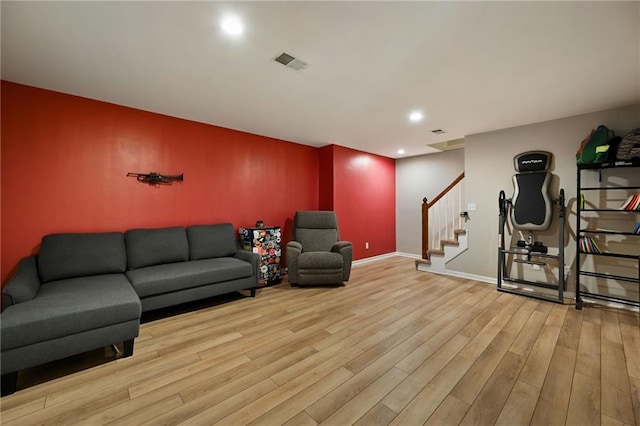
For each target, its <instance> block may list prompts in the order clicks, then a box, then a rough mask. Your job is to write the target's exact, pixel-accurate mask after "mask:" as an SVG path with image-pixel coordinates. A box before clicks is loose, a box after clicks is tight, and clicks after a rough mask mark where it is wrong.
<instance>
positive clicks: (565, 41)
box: [0, 1, 640, 158]
mask: <svg viewBox="0 0 640 426" xmlns="http://www.w3.org/2000/svg"><path fill="white" fill-rule="evenodd" d="M0 12H1V16H2V27H1V31H2V68H1V70H2V78H3V79H5V80H9V81H13V82H17V83H22V84H27V85H31V86H36V87H42V88H46V89H51V90H56V91H60V92H64V93H70V94H74V95H79V96H84V97H88V98H93V99H99V100H103V101H107V102H112V103H116V104H120V105H126V106H130V107H134V108H139V109H143V110H147V111H153V112H158V113H162V114H167V115H171V116H176V117H181V118H185V119H190V120H195V121H199V122H204V123H210V124H214V125H218V126H222V127H227V128H232V129H238V130H242V131H246V132H250V133H255V134H259V135H264V136H270V137H274V138H279V139H283V140H287V141H292V142H298V143H302V144H307V145H313V146H324V145H328V144H337V145H342V146H346V147H351V148H354V149H359V150H363V151H367V152H371V153H376V154H380V155H384V156H388V157H392V158H398V157H402V156H412V155H420V154H425V153H429V152H434V150H433V148H429V147H427V146H426V145H427V144H431V143H435V142H441V141H446V140H451V139H458V138H461V137H463V136H465V135H468V134H474V133H479V132H484V131H490V130H495V129H501V128H507V127H513V126H518V125H523V124H528V123H534V122H539V121H545V120H549V119H555V118H561V117H567V116H571V115H576V114H582V113H587V112H592V111H598V110H604V109H608V108H614V107H618V106H624V105H629V104H635V103H638V102H640V2H637V1H636V2H620V3H618V2H584V3H580V2H407V3H405V2H265V1H262V2H230V3H222V2H193V3H192V2H150V1H148V2H55V1H49V2H8V1H2V3H1V11H0ZM226 13H233V14H235V15H236V16H238V17H239V18H241V19H242V20H243V21H244V22H245V26H246V31H245V33H244V34H243V35H242V36H240V37H237V38H230V37H228V36H225V35H223V33H222V32H221V30H220V28H219V25H218V23H219V20H220V19H221V18H222V16H223V15H225V14H226ZM283 51H286V52H288V53H291V54H293V55H295V56H297V57H299V58H300V59H302V60H304V61H306V62H309V63H310V66H309V67H308V68H307V69H305V70H302V71H294V70H292V69H289V68H286V67H284V66H282V65H280V64H278V63H276V62H275V61H274V60H273V58H274V57H276V56H277V55H278V54H280V53H282V52H283ZM414 109H418V110H421V111H423V113H424V115H425V119H424V120H423V121H422V122H420V123H418V124H415V123H410V122H409V121H408V114H409V113H410V111H412V110H414ZM433 129H444V130H446V132H447V133H445V134H443V135H434V134H432V133H431V130H433ZM400 148H404V149H405V150H406V154H405V155H398V154H397V152H396V151H397V150H398V149H400Z"/></svg>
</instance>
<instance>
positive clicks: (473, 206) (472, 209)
mask: <svg viewBox="0 0 640 426" xmlns="http://www.w3.org/2000/svg"><path fill="white" fill-rule="evenodd" d="M467 210H469V211H470V212H475V211H476V203H469V204H467Z"/></svg>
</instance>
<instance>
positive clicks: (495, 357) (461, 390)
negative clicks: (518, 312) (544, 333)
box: [451, 331, 516, 406]
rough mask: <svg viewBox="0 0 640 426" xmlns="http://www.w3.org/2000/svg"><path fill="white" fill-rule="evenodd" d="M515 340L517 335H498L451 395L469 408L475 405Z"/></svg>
mask: <svg viewBox="0 0 640 426" xmlns="http://www.w3.org/2000/svg"><path fill="white" fill-rule="evenodd" d="M515 338H516V336H515V335H513V334H510V333H505V332H504V331H503V332H500V333H498V335H497V336H496V338H495V339H493V341H492V342H491V343H490V344H489V346H487V349H485V351H484V352H483V353H482V354H481V355H480V356H479V357H478V358H477V359H476V360H474V363H473V365H472V366H471V368H469V370H468V371H467V373H466V374H465V375H464V376H463V377H462V378H461V379H460V381H459V382H458V383H457V384H456V385H455V387H454V388H453V390H452V391H451V395H452V396H454V397H455V398H456V399H458V400H460V401H463V402H465V403H466V404H467V405H469V406H470V405H471V404H473V401H475V399H476V398H477V397H478V395H479V394H480V392H481V391H482V388H483V387H484V386H485V384H486V383H487V380H489V378H490V377H491V375H492V374H493V372H494V371H495V369H496V367H497V366H498V365H499V364H500V362H501V361H502V358H504V356H505V354H506V353H507V351H508V350H509V347H510V346H511V345H512V344H513V341H514V340H515Z"/></svg>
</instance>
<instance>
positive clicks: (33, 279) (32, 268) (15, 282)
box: [2, 256, 40, 309]
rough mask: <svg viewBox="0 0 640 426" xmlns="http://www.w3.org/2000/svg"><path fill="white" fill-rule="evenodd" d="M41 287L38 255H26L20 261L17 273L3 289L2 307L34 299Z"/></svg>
mask: <svg viewBox="0 0 640 426" xmlns="http://www.w3.org/2000/svg"><path fill="white" fill-rule="evenodd" d="M39 288H40V278H39V276H38V267H37V265H36V257H35V256H29V257H25V258H23V259H22V260H21V261H20V263H18V269H17V270H16V273H15V275H14V276H13V277H11V279H10V280H9V281H8V282H7V285H5V286H4V288H3V289H2V309H6V308H8V307H9V306H13V305H17V304H18V303H24V302H28V301H29V300H32V299H33V298H35V297H36V294H38V289H39Z"/></svg>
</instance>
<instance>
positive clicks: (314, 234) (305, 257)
mask: <svg viewBox="0 0 640 426" xmlns="http://www.w3.org/2000/svg"><path fill="white" fill-rule="evenodd" d="M339 240H340V237H339V233H338V219H337V218H336V214H335V212H332V211H299V212H296V216H295V218H294V224H293V240H292V241H289V243H288V244H287V266H288V269H289V282H290V283H291V284H292V285H323V284H325V285H326V284H328V285H337V284H342V283H343V282H345V281H348V280H349V275H350V274H351V260H352V257H353V246H352V244H351V242H350V241H339Z"/></svg>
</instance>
